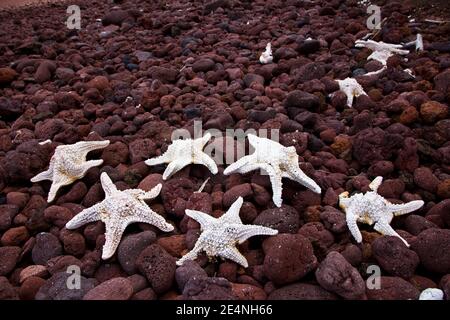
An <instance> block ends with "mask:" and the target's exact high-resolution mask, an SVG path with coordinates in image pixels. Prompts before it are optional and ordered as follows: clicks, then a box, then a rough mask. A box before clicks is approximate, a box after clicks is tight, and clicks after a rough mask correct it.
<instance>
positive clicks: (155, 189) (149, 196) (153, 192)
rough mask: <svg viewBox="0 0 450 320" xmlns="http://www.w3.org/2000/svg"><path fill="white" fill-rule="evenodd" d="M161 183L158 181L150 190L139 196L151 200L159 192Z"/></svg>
mask: <svg viewBox="0 0 450 320" xmlns="http://www.w3.org/2000/svg"><path fill="white" fill-rule="evenodd" d="M161 189H162V184H161V183H158V184H157V185H156V186H155V187H153V188H152V189H151V190H150V191H147V192H145V193H144V194H143V195H142V196H141V198H142V199H144V200H151V199H154V198H156V197H157V196H158V195H159V193H160V192H161Z"/></svg>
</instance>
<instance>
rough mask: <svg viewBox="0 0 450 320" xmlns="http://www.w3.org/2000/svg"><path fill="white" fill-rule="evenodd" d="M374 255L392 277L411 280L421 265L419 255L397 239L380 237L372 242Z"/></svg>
mask: <svg viewBox="0 0 450 320" xmlns="http://www.w3.org/2000/svg"><path fill="white" fill-rule="evenodd" d="M372 254H373V256H374V257H375V259H376V260H377V262H378V264H379V265H380V266H381V267H382V268H383V269H384V270H385V271H386V272H388V273H389V274H390V275H393V276H398V277H402V278H404V279H409V278H411V277H412V276H413V274H414V272H415V270H416V268H417V266H418V265H419V257H418V255H417V254H416V253H415V252H414V251H412V250H410V249H408V247H406V246H405V244H404V243H403V242H402V241H401V240H400V239H399V238H397V237H387V236H384V237H379V238H377V239H375V241H373V242H372Z"/></svg>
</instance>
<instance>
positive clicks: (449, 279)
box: [439, 274, 450, 300]
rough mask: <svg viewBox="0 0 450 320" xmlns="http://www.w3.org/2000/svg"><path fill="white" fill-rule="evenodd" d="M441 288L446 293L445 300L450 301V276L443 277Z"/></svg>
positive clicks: (440, 283)
mask: <svg viewBox="0 0 450 320" xmlns="http://www.w3.org/2000/svg"><path fill="white" fill-rule="evenodd" d="M439 287H440V288H441V289H442V291H444V296H445V299H447V300H450V274H447V275H445V276H443V277H442V279H441V281H440V282H439Z"/></svg>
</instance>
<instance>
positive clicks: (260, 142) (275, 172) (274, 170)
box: [223, 134, 321, 207]
mask: <svg viewBox="0 0 450 320" xmlns="http://www.w3.org/2000/svg"><path fill="white" fill-rule="evenodd" d="M248 140H249V142H250V144H251V145H252V146H253V147H254V148H255V152H254V153H253V154H251V155H248V156H245V157H242V158H240V159H239V160H238V161H236V162H234V163H233V164H231V165H230V166H229V167H228V168H226V169H225V170H224V172H223V173H224V174H225V175H229V174H231V173H234V172H239V173H247V172H249V171H253V170H256V169H262V170H264V171H266V172H267V173H268V174H269V178H270V182H271V184H272V191H273V197H272V199H273V202H274V203H275V205H276V206H277V207H281V203H282V202H283V200H282V199H281V192H282V181H281V179H282V178H289V179H291V180H294V181H297V182H298V183H300V184H302V185H304V186H305V187H307V188H308V189H311V190H312V191H314V192H316V193H320V192H321V190H320V187H319V186H318V185H317V183H315V182H314V180H312V179H311V178H309V177H308V176H307V175H306V174H304V173H303V171H302V170H301V169H300V167H299V166H298V155H297V152H296V150H295V147H285V146H283V145H281V144H279V143H278V142H275V141H272V140H270V139H267V138H259V137H257V136H255V135H253V134H249V135H248Z"/></svg>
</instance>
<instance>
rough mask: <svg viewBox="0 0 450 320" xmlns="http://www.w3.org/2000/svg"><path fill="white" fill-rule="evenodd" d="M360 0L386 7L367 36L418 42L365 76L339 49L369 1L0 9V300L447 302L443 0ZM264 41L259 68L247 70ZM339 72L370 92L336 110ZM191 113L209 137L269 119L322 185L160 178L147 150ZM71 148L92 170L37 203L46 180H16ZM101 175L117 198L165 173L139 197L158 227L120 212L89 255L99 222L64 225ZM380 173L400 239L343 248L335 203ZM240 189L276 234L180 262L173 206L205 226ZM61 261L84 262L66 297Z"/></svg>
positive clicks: (449, 188) (180, 216)
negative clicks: (269, 56)
mask: <svg viewBox="0 0 450 320" xmlns="http://www.w3.org/2000/svg"><path fill="white" fill-rule="evenodd" d="M373 3H374V4H377V5H379V6H380V7H381V12H382V17H386V19H385V20H384V22H383V23H382V28H381V30H379V31H378V32H377V31H375V32H376V34H374V37H373V39H374V40H376V41H383V42H386V43H395V44H401V43H408V42H411V41H413V40H415V39H416V34H417V33H420V34H421V35H422V36H423V41H424V50H422V51H417V52H416V51H415V50H414V48H413V47H410V48H408V49H409V50H410V53H409V54H407V55H402V56H400V55H394V56H392V57H390V58H389V59H388V60H387V66H386V67H387V68H386V70H385V71H383V72H381V73H379V74H375V75H369V76H364V75H365V74H366V73H368V72H373V71H376V70H379V69H380V68H381V67H382V65H381V63H379V62H378V61H374V60H370V61H368V60H367V57H368V56H369V55H370V54H371V50H369V49H367V48H355V41H356V40H358V39H361V38H363V37H364V36H366V35H367V33H369V32H371V30H368V29H367V26H366V20H367V18H368V16H369V14H368V13H367V12H366V7H367V5H368V3H367V2H361V1H359V2H358V1H354V0H331V1H325V0H317V1H300V0H288V1H275V0H268V1H266V0H255V1H245V0H241V1H239V0H233V1H231V0H215V1H212V2H211V1H208V2H206V4H205V3H204V1H177V0H168V1H140V0H136V1H127V0H123V1H101V0H89V1H88V0H74V1H70V3H69V2H64V1H62V2H60V1H57V2H54V3H49V4H42V5H32V6H26V7H23V8H20V9H10V8H8V9H0V27H1V28H0V299H23V300H33V299H36V300H67V299H84V300H98V299H108V300H129V299H132V300H156V299H164V300H174V299H176V300H180V299H192V300H197V299H227V300H228V299H229V300H254V299H259V300H264V299H325V300H335V299H370V300H385V299H418V298H419V295H420V293H421V292H422V291H423V290H424V289H427V288H439V289H441V290H442V291H443V292H444V299H450V110H449V103H450V37H449V34H450V22H449V20H450V14H449V12H450V10H449V7H448V4H447V5H446V4H445V3H443V2H439V1H437V3H438V4H437V5H436V6H434V7H432V6H427V5H426V4H425V6H422V3H421V2H420V1H373ZM68 5H78V6H79V7H80V9H81V11H80V12H81V29H80V30H76V29H68V28H67V27H66V20H67V18H68V16H69V14H68V13H67V11H66V10H67V7H68ZM268 42H271V44H272V50H273V62H272V63H268V64H261V63H260V61H259V57H260V55H261V53H262V52H263V51H264V50H265V47H266V45H267V43H268ZM407 69H409V70H410V72H405V71H404V70H407ZM347 77H352V78H355V79H356V80H357V81H358V82H359V83H360V84H361V86H362V87H363V89H364V91H365V92H366V93H367V95H361V96H359V97H356V98H355V99H354V101H353V107H349V106H347V105H346V103H347V97H346V95H345V94H344V93H343V92H341V91H339V85H338V83H337V82H336V81H335V80H342V79H345V78H347ZM194 121H202V127H203V129H204V130H207V129H218V130H220V131H222V132H223V133H225V132H226V130H227V129H242V130H244V131H245V130H248V129H255V130H259V129H266V130H269V131H270V130H279V133H280V134H279V136H280V139H279V140H280V143H281V144H283V145H284V146H293V147H295V149H296V151H297V153H298V155H299V156H300V167H301V169H302V170H303V171H304V172H305V173H306V174H307V175H308V176H309V177H311V178H312V179H314V181H316V182H317V184H318V185H319V186H320V187H321V189H322V193H321V194H316V193H314V192H312V191H310V190H308V189H306V188H305V187H303V186H301V185H300V184H298V183H295V182H293V181H290V180H287V179H285V180H283V193H282V197H283V204H282V206H281V207H279V208H278V207H276V206H275V205H274V203H273V202H272V189H271V185H270V181H269V179H268V177H267V176H265V175H261V173H260V172H259V171H252V172H250V173H247V174H245V175H241V174H232V175H230V176H225V175H224V174H223V170H224V169H225V168H226V166H227V165H229V163H227V164H219V165H218V169H219V172H218V173H217V174H216V175H213V174H211V172H210V171H209V170H208V169H207V168H206V167H204V166H199V165H189V166H187V167H185V168H184V169H182V170H181V171H179V172H177V173H176V174H175V175H174V176H172V177H170V178H169V179H168V180H166V181H163V179H162V173H163V172H164V170H165V165H157V166H147V165H146V164H145V163H144V161H145V160H147V159H149V158H152V157H155V156H159V155H161V154H162V153H164V152H165V151H166V150H167V147H168V146H169V145H170V144H171V142H172V141H171V134H172V132H173V131H174V130H175V129H181V128H184V129H187V130H188V131H190V132H193V130H194V129H193V128H194ZM224 137H225V136H224ZM224 139H225V138H220V137H216V138H215V139H213V140H212V141H211V142H210V143H214V144H217V145H221V144H223V143H224ZM47 140H50V141H47ZM85 140H90V141H94V140H110V144H109V145H108V146H107V147H105V148H104V149H102V150H96V151H93V152H92V153H90V154H89V159H91V158H92V159H102V160H103V164H102V165H100V166H98V167H94V168H91V169H90V170H89V171H88V173H87V174H86V176H85V177H84V178H82V179H80V180H77V181H75V182H74V183H73V184H71V185H68V186H65V187H63V188H61V189H60V190H59V192H58V194H57V196H56V198H55V200H54V201H53V202H51V203H47V195H48V192H49V188H50V184H51V182H50V181H43V182H37V183H32V182H31V181H30V179H31V178H32V177H33V176H35V175H36V174H38V173H40V172H42V171H45V170H47V168H48V165H49V160H50V158H51V156H52V155H53V152H54V150H55V148H56V146H58V145H61V144H73V143H76V142H78V141H85ZM46 141H47V142H46ZM223 156H224V159H225V158H226V154H223ZM235 160H236V159H235ZM102 172H106V173H107V174H108V176H109V177H110V178H111V180H112V181H113V182H114V184H115V185H116V186H117V188H118V189H120V190H124V189H129V188H140V189H143V190H146V191H149V190H151V189H152V188H153V187H155V186H156V185H157V184H158V183H162V185H163V186H162V191H161V194H160V195H159V196H158V197H157V198H155V199H153V200H152V201H149V202H148V204H149V206H150V207H151V208H152V210H154V211H155V212H157V213H158V214H160V215H162V216H163V217H164V218H165V219H166V221H167V222H169V223H170V224H171V225H173V226H174V230H173V231H171V232H162V231H160V230H159V229H157V228H156V227H154V226H151V225H149V224H145V223H134V224H132V225H130V226H128V228H127V229H126V231H125V233H124V236H123V238H122V241H121V243H120V245H119V247H118V249H117V251H116V253H115V254H114V255H113V256H112V257H111V258H110V259H107V260H102V259H101V255H102V247H103V244H104V242H105V235H104V234H105V226H104V224H103V223H102V222H100V221H99V222H94V223H90V224H87V225H85V226H83V227H80V228H78V229H75V230H68V229H66V228H65V225H66V223H67V222H68V221H69V220H71V219H72V218H73V217H74V216H75V215H77V214H78V213H79V212H81V211H82V210H83V209H84V208H87V207H90V206H92V205H94V204H96V203H98V202H100V201H102V200H103V199H104V192H103V189H102V187H101V184H100V175H101V173H102ZM377 176H382V177H383V178H384V180H383V182H382V184H381V186H380V187H379V189H378V193H379V194H380V195H382V196H383V197H385V198H386V199H388V200H389V201H390V202H392V203H403V202H408V201H413V200H423V201H424V202H425V204H424V206H423V207H422V208H421V209H419V210H417V211H414V212H412V213H409V214H406V215H403V216H399V217H395V218H394V220H393V221H392V223H391V226H392V227H393V228H394V229H395V230H396V231H397V232H398V233H399V234H400V235H401V236H402V237H403V238H404V239H406V240H407V241H408V243H409V244H410V247H407V246H405V245H404V243H403V242H402V241H401V240H400V239H399V238H397V237H389V236H383V235H381V234H379V233H378V232H376V231H375V230H374V229H373V227H371V226H368V225H363V224H360V225H359V227H360V229H361V232H362V237H363V241H362V243H356V242H355V240H354V239H353V237H352V236H351V234H350V232H349V230H348V228H347V224H346V216H345V213H344V212H343V211H342V210H341V209H340V208H339V205H338V196H339V194H341V193H342V192H344V191H348V192H349V193H350V194H352V193H355V192H367V191H369V184H370V182H371V181H372V180H373V179H374V178H375V177H377ZM208 178H209V180H208V181H207V182H206V184H205V185H204V187H203V189H202V190H201V192H198V190H199V189H201V187H202V184H203V183H204V182H205V180H206V179H208ZM239 196H242V197H243V198H244V203H243V206H242V209H241V211H240V217H241V219H242V221H243V222H244V223H246V224H256V225H261V226H266V227H270V228H274V229H277V230H278V235H275V236H270V237H267V236H266V237H264V236H257V237H253V238H250V239H249V240H248V241H246V242H244V243H243V244H241V245H240V246H239V250H240V252H241V253H242V254H243V255H244V256H245V258H246V259H247V260H248V264H249V267H248V268H243V267H242V266H240V265H238V264H236V263H234V262H232V261H230V260H222V259H208V257H207V256H206V255H205V254H202V255H200V256H199V257H198V259H196V260H195V261H188V262H186V263H184V264H183V265H182V266H177V265H176V261H177V260H178V259H179V258H180V257H181V256H183V255H184V254H186V253H187V252H188V251H189V250H191V249H192V248H193V247H194V244H195V242H196V240H197V239H198V237H199V234H200V227H199V224H198V223H197V222H196V221H195V220H193V219H191V218H189V217H188V216H187V215H186V214H185V210H186V209H192V210H199V211H202V212H205V213H209V214H211V215H212V216H214V217H219V216H221V215H222V214H223V213H224V212H226V211H227V210H228V208H229V207H230V205H231V204H232V203H233V202H234V201H235V200H236V199H237V198H238V197H239ZM371 266H378V267H379V268H380V271H381V278H379V280H380V286H379V287H378V288H374V287H372V286H368V283H372V282H371V278H370V277H371V276H372V275H373V271H370V270H372V269H371ZM68 270H69V272H68ZM70 270H80V272H81V275H80V276H81V278H80V284H81V286H80V288H79V289H76V290H73V289H72V288H70V286H68V283H69V282H70V277H71V276H73V274H72V273H71V271H70Z"/></svg>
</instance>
